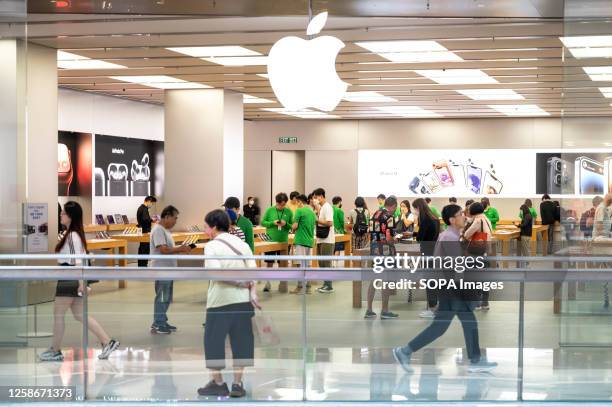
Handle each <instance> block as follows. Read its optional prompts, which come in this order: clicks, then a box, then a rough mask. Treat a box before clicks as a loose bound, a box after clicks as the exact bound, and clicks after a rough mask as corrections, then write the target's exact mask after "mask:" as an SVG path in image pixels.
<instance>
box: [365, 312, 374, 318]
mask: <svg viewBox="0 0 612 407" xmlns="http://www.w3.org/2000/svg"><path fill="white" fill-rule="evenodd" d="M363 318H364V319H375V318H376V312H374V311H366V313H365V315H364V316H363Z"/></svg>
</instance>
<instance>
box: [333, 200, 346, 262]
mask: <svg viewBox="0 0 612 407" xmlns="http://www.w3.org/2000/svg"><path fill="white" fill-rule="evenodd" d="M332 205H333V208H334V232H335V233H336V235H343V234H344V233H345V232H344V211H343V210H342V197H340V196H335V197H333V198H332ZM341 252H344V242H337V243H335V245H334V254H336V255H338V254H340V253H341Z"/></svg>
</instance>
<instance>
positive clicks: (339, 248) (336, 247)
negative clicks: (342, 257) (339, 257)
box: [334, 242, 344, 252]
mask: <svg viewBox="0 0 612 407" xmlns="http://www.w3.org/2000/svg"><path fill="white" fill-rule="evenodd" d="M343 251H344V242H337V243H335V244H334V252H343Z"/></svg>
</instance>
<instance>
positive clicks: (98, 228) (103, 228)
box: [84, 223, 137, 233]
mask: <svg viewBox="0 0 612 407" xmlns="http://www.w3.org/2000/svg"><path fill="white" fill-rule="evenodd" d="M136 226H137V225H136V224H135V223H130V224H128V225H125V224H112V225H86V226H85V227H84V230H85V233H95V232H117V231H123V230H125V229H127V228H134V227H136Z"/></svg>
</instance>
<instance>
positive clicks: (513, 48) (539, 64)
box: [0, 0, 612, 120]
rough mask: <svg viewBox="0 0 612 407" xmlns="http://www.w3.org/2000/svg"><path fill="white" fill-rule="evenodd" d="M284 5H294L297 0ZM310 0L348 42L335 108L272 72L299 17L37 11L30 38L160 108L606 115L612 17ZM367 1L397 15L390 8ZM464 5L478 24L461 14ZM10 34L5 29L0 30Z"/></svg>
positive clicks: (64, 69) (65, 71)
mask: <svg viewBox="0 0 612 407" xmlns="http://www.w3.org/2000/svg"><path fill="white" fill-rule="evenodd" d="M158 1H162V2H163V0H158ZM36 3H37V2H34V4H36ZM187 3H189V2H187ZM238 3H240V4H243V5H244V4H245V2H238ZM258 3H261V2H258ZM290 3H291V4H292V5H293V7H294V10H299V9H300V7H302V4H301V3H303V2H300V1H297V0H296V1H289V2H288V3H286V4H285V7H289V4H290ZM298 3H299V4H298ZM316 3H317V6H318V7H323V4H322V3H326V4H327V6H329V7H328V9H330V17H329V19H328V21H327V25H326V26H325V28H324V29H323V31H322V32H321V35H332V36H335V37H337V38H339V39H341V40H342V41H343V42H344V44H345V47H344V48H343V49H342V50H341V52H340V54H339V55H338V57H337V59H336V70H337V72H338V75H339V76H340V78H341V79H342V80H343V81H344V82H346V83H348V84H349V85H350V86H349V87H348V93H347V94H346V95H345V97H344V99H343V100H342V102H341V103H340V104H339V105H338V107H337V108H336V109H335V110H334V111H332V112H328V113H327V114H326V113H324V112H320V111H318V110H316V109H308V110H307V111H300V112H292V111H288V110H287V109H284V108H283V107H282V106H281V105H280V104H279V103H277V102H276V97H275V95H274V93H273V91H272V88H271V87H270V83H269V81H268V78H267V75H266V65H265V63H266V56H267V55H268V52H269V51H270V48H271V47H272V45H273V44H274V43H275V42H276V41H278V40H279V39H281V38H282V37H285V36H288V35H296V36H300V37H302V38H306V36H305V34H306V33H305V31H306V26H307V25H308V18H307V17H305V16H290V17H283V16H274V15H275V14H277V13H279V11H278V10H277V11H274V12H272V11H271V12H269V13H268V14H269V15H270V16H268V17H261V16H258V15H261V14H263V13H264V11H262V10H259V11H257V12H252V13H251V14H250V15H254V16H255V17H254V16H249V17H236V16H234V17H219V16H215V17H214V18H213V17H210V16H188V15H181V16H177V15H174V16H168V15H158V16H155V15H138V16H135V15H116V14H97V15H82V14H31V15H29V16H28V28H27V31H28V40H29V41H30V42H32V43H36V44H40V45H44V46H48V47H52V48H57V49H58V50H60V52H59V53H58V77H59V84H60V86H61V87H65V88H71V89H77V90H83V91H88V92H95V93H99V94H106V95H112V96H116V97H122V98H127V99H131V100H138V101H144V102H148V103H157V104H162V103H163V101H164V92H166V91H167V90H168V89H186V88H224V89H228V90H232V91H236V92H240V93H243V94H244V95H245V96H244V98H245V99H244V100H245V118H246V119H252V120H262V119H291V118H313V119H319V118H332V119H334V118H340V119H343V118H346V119H352V118H362V119H367V118H397V117H408V118H411V117H440V118H444V117H508V116H561V115H565V116H601V115H605V116H609V115H611V114H612V107H611V102H612V59H611V57H612V23H610V22H608V21H606V20H605V19H599V18H598V19H584V18H581V19H577V20H573V21H569V20H563V19H561V18H559V15H558V14H559V10H558V7H557V8H553V5H552V4H553V3H552V2H550V1H538V0H528V1H522V0H516V1H514V2H508V1H498V2H493V1H490V0H481V1H478V0H476V1H475V0H470V1H469V2H467V1H463V0H456V1H455V2H449V1H446V2H443V1H434V0H431V5H434V4H435V6H434V7H437V6H440V5H441V4H442V3H446V4H447V7H448V9H447V11H448V10H450V11H448V12H451V11H452V12H453V13H455V14H454V15H457V17H453V18H449V16H448V15H447V16H446V17H445V18H439V17H441V16H444V12H443V9H441V8H435V10H436V13H435V14H431V15H433V16H435V17H436V18H410V17H405V16H404V14H405V13H403V12H402V11H401V10H399V9H398V10H396V11H397V13H396V14H397V15H400V16H402V17H363V15H378V14H376V12H373V11H368V3H367V2H363V1H355V2H352V3H353V4H354V5H355V7H356V8H355V9H354V10H353V11H354V12H353V13H352V14H351V13H349V12H344V13H342V14H344V15H345V16H342V17H339V16H336V15H334V13H333V11H334V7H336V8H338V7H340V6H341V5H343V6H344V7H345V8H347V7H348V4H349V3H351V2H349V1H345V0H343V1H340V2H338V3H336V5H335V6H334V5H332V3H335V2H321V1H319V2H316ZM319 3H321V4H319ZM373 3H378V4H382V3H384V4H385V5H387V8H388V12H386V14H387V15H391V14H390V13H391V12H393V10H392V6H391V5H390V4H391V2H380V1H374V0H372V3H370V5H372V4H373ZM395 3H396V4H397V3H419V4H420V3H426V1H422V2H416V1H415V2H409V1H406V2H395ZM459 3H461V4H463V6H464V8H463V9H462V10H464V11H465V10H466V9H469V10H471V11H470V12H471V13H472V14H471V15H474V16H476V15H478V16H480V18H468V17H467V16H466V15H460V14H461V13H458V10H459V9H460V7H459V8H458V5H459ZM495 3H496V4H495ZM566 3H568V2H567V1H566ZM570 3H573V2H570ZM589 3H591V4H593V5H595V3H598V2H596V1H595V2H589ZM43 4H46V3H44V2H38V5H39V6H40V7H41V9H40V10H38V11H41V10H42V7H43V6H42V5H43ZM82 4H85V2H83V3H82ZM585 4H586V3H585ZM358 6H359V7H362V8H363V10H360V9H358V8H357V7H358ZM397 7H399V6H397ZM420 7H421V8H422V5H421V6H420ZM520 7H523V11H522V12H519V11H517V10H518V9H519V8H520ZM529 7H530V8H529ZM347 10H348V9H347ZM380 10H382V9H380ZM380 10H379V11H380ZM93 11H97V12H100V11H101V10H93ZM160 12H161V9H160ZM405 12H406V13H408V12H409V10H408V9H407V8H406V10H405ZM546 12H548V13H549V14H546ZM432 13H433V11H432ZM227 14H228V15H233V14H240V13H229V12H228V13H227ZM417 14H419V15H428V14H427V13H426V10H420V11H419V13H416V12H415V14H414V15H417ZM346 15H354V16H346ZM383 15H384V14H383ZM11 29H12V30H15V28H14V27H13V28H8V27H7V26H5V25H3V24H2V23H0V34H2V32H6V31H10V30H11Z"/></svg>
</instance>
